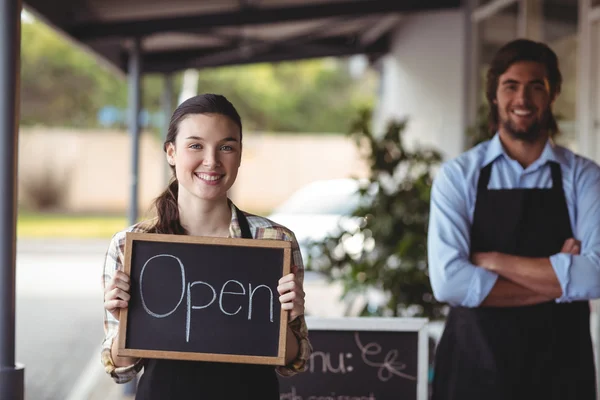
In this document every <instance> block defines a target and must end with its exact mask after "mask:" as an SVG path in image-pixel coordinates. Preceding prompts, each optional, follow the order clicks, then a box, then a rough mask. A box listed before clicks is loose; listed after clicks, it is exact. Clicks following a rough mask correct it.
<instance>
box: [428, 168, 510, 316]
mask: <svg viewBox="0 0 600 400" xmlns="http://www.w3.org/2000/svg"><path fill="white" fill-rule="evenodd" d="M465 185H466V183H465V179H464V178H462V179H461V178H460V174H459V173H458V171H454V170H453V167H452V166H451V165H450V164H444V166H443V167H442V168H441V169H440V171H439V172H438V174H437V176H436V178H435V180H434V182H433V187H432V190H431V207H430V216H429V231H428V239H427V242H428V243H427V245H428V250H427V253H428V263H429V277H430V280H431V286H432V289H433V294H434V296H435V298H436V299H437V300H438V301H442V302H447V303H449V304H451V305H461V306H463V307H478V306H479V305H480V304H481V303H482V302H483V300H484V299H485V298H486V297H487V296H488V294H489V293H490V291H491V290H492V288H493V287H494V285H495V283H496V280H497V279H498V275H497V274H496V273H493V272H490V271H487V270H485V269H483V268H480V267H477V266H475V265H473V264H472V263H471V262H470V261H469V260H470V250H469V249H470V245H471V222H470V218H469V210H468V206H467V204H466V190H467V189H466V187H465Z"/></svg>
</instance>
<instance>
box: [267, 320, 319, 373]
mask: <svg viewBox="0 0 600 400" xmlns="http://www.w3.org/2000/svg"><path fill="white" fill-rule="evenodd" d="M288 326H289V327H290V329H291V331H292V333H293V334H294V336H296V339H298V356H297V357H296V359H294V360H293V361H292V362H291V363H289V364H288V365H284V366H280V367H277V369H276V370H277V372H278V373H279V375H281V376H292V375H295V374H297V373H299V372H303V371H305V370H306V368H307V366H308V365H307V364H308V359H309V358H310V355H311V353H312V346H311V345H310V341H309V340H308V328H307V327H306V321H305V319H304V316H303V315H301V316H299V317H298V318H296V319H295V320H293V321H292V322H290V323H289V324H288Z"/></svg>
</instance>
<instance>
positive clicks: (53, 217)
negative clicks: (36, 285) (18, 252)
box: [17, 213, 128, 238]
mask: <svg viewBox="0 0 600 400" xmlns="http://www.w3.org/2000/svg"><path fill="white" fill-rule="evenodd" d="M127 226H128V222H127V217H126V216H87V215H65V214H33V213H19V215H18V217H17V237H19V238H42V237H45V238H110V237H112V235H114V234H115V233H116V232H118V231H120V230H122V229H124V228H126V227H127Z"/></svg>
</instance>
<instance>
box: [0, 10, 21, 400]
mask: <svg viewBox="0 0 600 400" xmlns="http://www.w3.org/2000/svg"><path fill="white" fill-rule="evenodd" d="M21 9H22V5H21V1H20V0H0V127H1V128H0V129H2V132H0V133H1V135H2V137H1V139H0V140H1V142H0V185H1V188H2V189H1V191H2V193H3V195H2V196H1V197H0V285H2V286H1V289H0V399H2V400H4V399H6V400H8V399H10V400H23V398H24V397H25V385H24V376H25V368H24V366H23V365H16V364H15V313H16V286H15V278H16V268H15V255H16V216H17V165H18V135H19V88H20V82H19V79H20V74H19V68H20V55H21V53H20V49H21Z"/></svg>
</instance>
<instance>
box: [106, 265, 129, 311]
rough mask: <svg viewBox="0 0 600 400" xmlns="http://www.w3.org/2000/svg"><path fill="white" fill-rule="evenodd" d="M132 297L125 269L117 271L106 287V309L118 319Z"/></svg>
mask: <svg viewBox="0 0 600 400" xmlns="http://www.w3.org/2000/svg"><path fill="white" fill-rule="evenodd" d="M130 297H131V296H130V295H129V276H127V275H126V274H125V273H124V272H123V271H116V272H115V275H114V276H113V277H112V279H111V280H110V282H109V283H108V285H106V287H105V288H104V309H105V310H106V311H108V312H109V313H111V314H112V316H113V317H115V319H116V320H118V319H119V313H120V311H121V309H122V308H127V305H128V304H129V298H130Z"/></svg>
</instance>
